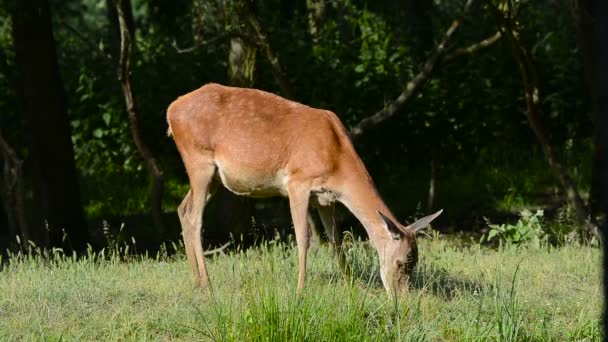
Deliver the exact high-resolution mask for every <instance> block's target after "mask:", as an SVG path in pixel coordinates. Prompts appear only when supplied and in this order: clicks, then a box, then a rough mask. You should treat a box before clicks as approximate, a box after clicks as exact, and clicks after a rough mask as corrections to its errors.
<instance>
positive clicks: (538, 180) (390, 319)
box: [0, 0, 608, 341]
mask: <svg viewBox="0 0 608 342" xmlns="http://www.w3.org/2000/svg"><path fill="white" fill-rule="evenodd" d="M607 37H608V2H606V1H604V0H426V1H421V0H401V1H369V0H328V1H323V0H292V1H285V0H206V1H204V0H173V1H167V0H80V1H76V0H28V1H25V0H0V168H1V169H2V176H1V179H0V288H1V289H2V291H0V340H48V339H51V340H65V339H67V340H72V339H74V340H76V339H78V340H117V341H118V340H120V341H124V340H143V339H145V340H174V339H178V340H192V341H200V340H210V341H321V340H323V341H325V340H327V341H329V340H331V341H364V340H374V341H377V340H390V341H403V340H408V341H409V340H447V341H461V340H484V341H485V340H500V341H529V340H543V341H545V340H547V341H551V340H555V341H563V340H584V341H595V340H601V339H602V338H603V337H604V338H605V335H603V333H602V331H603V330H602V326H604V329H606V327H607V326H608V315H603V316H602V315H601V312H602V309H605V308H606V305H605V298H606V295H605V294H606V292H605V291H606V290H605V286H606V284H607V283H608V281H607V279H608V270H607V269H606V267H608V253H605V252H602V245H603V244H604V243H605V242H604V239H603V237H604V235H605V232H607V231H608V222H607V220H606V217H607V216H606V213H608V176H607V175H608V163H607V161H608V158H606V151H608V97H606V96H604V95H605V94H606V93H607V91H608V65H607V64H606V63H604V62H605V61H606V60H608V42H607V41H606V39H607ZM210 83H216V84H222V85H225V86H231V87H239V88H255V89H260V90H263V91H266V92H269V93H273V94H276V95H279V96H281V97H283V98H285V99H288V100H291V101H296V102H298V103H302V104H304V105H308V106H310V107H313V108H320V109H325V110H329V111H331V112H333V113H335V114H336V116H337V118H339V120H340V121H341V122H342V124H343V126H344V128H345V129H342V130H341V131H339V132H340V133H339V134H341V135H343V138H344V139H346V140H345V141H348V140H349V139H350V141H352V144H353V146H354V148H355V150H356V153H357V154H358V155H359V157H360V158H361V160H362V161H363V164H364V165H365V168H366V169H367V171H368V172H369V175H370V176H371V178H372V179H373V184H375V187H376V188H377V193H378V194H379V195H380V197H381V198H382V199H383V201H384V202H386V206H388V208H390V211H391V212H392V213H393V214H394V219H395V221H399V222H402V223H403V224H411V223H412V222H414V221H415V220H417V219H420V218H421V217H423V216H426V215H429V214H431V213H434V212H437V211H438V210H440V209H443V213H442V214H441V216H439V217H438V218H437V219H436V220H435V221H433V222H432V225H431V226H430V227H429V228H426V229H424V230H420V232H419V233H418V230H417V229H414V230H413V235H408V234H409V233H411V232H412V231H411V230H405V229H409V228H412V227H413V226H415V225H416V224H413V225H411V226H408V227H406V226H403V227H402V228H399V227H398V226H396V225H395V224H394V222H393V224H392V225H391V224H390V221H391V220H392V219H391V218H390V217H388V218H385V216H384V214H383V213H382V212H380V211H377V212H378V213H380V218H382V222H384V226H382V227H381V229H382V232H383V233H384V236H386V241H389V242H390V243H392V245H390V246H396V245H397V244H400V243H401V242H395V241H396V240H399V241H405V240H407V239H410V240H407V241H409V242H407V243H406V244H402V245H399V246H406V247H407V258H406V259H404V260H401V259H399V258H394V259H388V258H386V257H383V255H382V254H381V253H380V251H381V249H380V248H378V246H377V239H376V240H374V237H373V236H372V235H373V234H371V233H370V229H369V227H368V226H369V225H370V222H369V221H367V222H359V220H357V218H355V216H353V215H351V213H349V210H347V208H344V207H337V208H336V210H335V212H334V211H333V209H332V212H331V220H328V218H327V216H324V214H323V213H322V211H321V210H319V213H318V214H317V213H316V212H314V211H311V212H310V213H309V216H308V217H307V219H308V220H306V219H305V218H306V216H305V215H300V216H299V219H298V220H296V219H295V217H294V220H293V221H298V222H299V227H300V228H301V227H307V225H311V228H312V227H319V226H320V225H322V224H323V225H325V223H327V222H326V221H333V222H334V223H335V224H337V226H338V227H339V231H338V233H335V232H334V233H330V231H329V230H327V226H326V231H327V234H326V235H329V236H324V235H323V234H322V233H315V232H317V231H319V230H317V229H310V231H311V232H312V233H313V234H312V240H313V242H312V243H311V245H310V248H309V249H310V253H309V259H308V260H309V264H308V266H306V259H305V257H304V262H302V260H303V259H302V250H304V251H307V249H308V242H307V241H308V240H306V247H305V248H304V249H301V248H300V247H302V237H301V236H302V235H301V234H302V233H301V232H302V231H303V230H302V229H300V230H299V232H300V233H298V224H296V223H295V222H292V216H291V215H290V209H291V210H292V211H293V206H292V205H291V204H292V202H289V201H288V200H287V199H286V198H264V199H252V198H248V197H244V196H236V195H235V194H233V193H232V192H231V191H229V190H227V189H225V188H221V187H220V188H219V189H218V191H217V192H216V193H215V195H214V196H213V198H212V199H211V200H210V202H209V205H208V206H207V207H206V208H205V210H204V215H203V218H202V220H203V222H204V223H203V234H202V244H203V245H204V249H205V253H204V254H203V253H202V251H199V249H197V248H198V247H197V244H198V243H199V242H200V241H196V240H197V239H198V236H196V237H192V236H193V235H192V234H189V233H188V232H189V231H191V230H188V229H186V228H185V227H184V230H183V234H182V225H181V223H184V222H186V221H184V219H183V217H182V216H183V215H184V214H183V212H184V211H187V210H190V209H189V208H188V207H189V206H190V203H191V202H188V198H191V197H193V196H194V195H192V196H191V193H190V192H189V189H190V183H189V178H188V175H187V173H186V168H185V165H184V162H183V161H182V159H181V157H180V152H178V149H177V148H176V143H178V138H177V137H176V135H175V134H173V136H171V134H168V133H171V129H170V128H169V127H168V124H167V112H168V107H169V105H170V104H171V103H173V102H174V101H175V100H176V99H177V98H178V97H180V96H182V95H184V94H187V93H190V92H192V91H194V90H197V89H199V88H201V87H202V86H204V85H206V84H210ZM238 91H243V90H238ZM241 94H245V93H244V92H241ZM196 105H198V106H201V108H202V106H204V105H207V104H196ZM299 108H303V107H299ZM306 108H307V107H306ZM260 113H264V112H263V110H261V111H260ZM220 114H223V113H220ZM265 114H268V113H265ZM271 115H274V116H275V117H276V116H277V115H279V114H277V113H271ZM332 117H333V116H332ZM220 121H221V120H220ZM193 125H194V124H193ZM237 125H239V126H245V124H243V123H240V122H238V123H237ZM292 126H294V125H293V124H292ZM193 127H194V126H193ZM282 127H284V126H282ZM315 127H317V126H315ZM319 127H321V126H319ZM340 127H341V126H340ZM273 128H274V126H273ZM168 129H169V130H168ZM275 131H276V130H275ZM286 131H288V132H282V134H283V135H279V134H278V133H276V132H272V130H269V132H267V134H268V136H269V137H274V138H276V137H278V136H281V137H288V138H291V137H292V136H293V137H297V136H299V135H301V134H303V132H304V130H302V129H300V127H297V129H294V130H293V132H291V130H286ZM334 132H335V131H334ZM273 134H274V135H273ZM319 134H320V133H319ZM168 135H169V136H168ZM312 135H314V134H312ZM312 135H311V136H312ZM237 140H238V139H237ZM192 141H195V140H190V141H189V142H192ZM197 141H198V140H197ZM257 141H260V140H257ZM294 141H295V140H294ZM309 141H310V140H309ZM279 143H281V144H283V143H285V142H284V141H281V142H279ZM285 144H287V143H285ZM316 146H319V145H316ZM298 147H299V148H301V149H306V148H309V149H313V147H312V145H311V146H298ZM245 150H247V148H246V147H245ZM276 150H277V149H276V147H275V146H270V145H269V146H267V151H266V150H265V151H264V153H265V154H266V155H272V154H273V152H274V151H276ZM180 151H182V150H181V148H180ZM349 151H352V149H351V150H349ZM245 153H252V154H253V152H251V148H249V151H245ZM357 165H359V164H357ZM264 168H266V166H264ZM220 177H223V176H222V175H220ZM366 179H367V178H366ZM361 183H362V182H361ZM361 183H358V182H351V183H349V184H351V186H352V185H354V186H355V187H357V186H359V185H360V184H361ZM366 184H367V183H366ZM370 184H371V183H370ZM371 188H372V190H369V189H368V190H369V191H367V193H366V194H367V195H371V196H376V197H378V196H377V194H376V192H375V191H374V190H373V186H372V187H371ZM353 191H354V190H353ZM187 194H188V195H187ZM185 196H186V199H187V200H186V201H184V202H182V200H183V199H184V198H185ZM290 200H291V198H290ZM311 202H312V200H311ZM380 202H382V200H380ZM180 203H186V204H185V205H181V206H180ZM306 203H307V202H306ZM317 204H318V203H317ZM204 206H205V205H204V204H203V207H204ZM386 206H383V208H386ZM304 208H307V207H306V206H304ZM349 208H350V207H349ZM178 212H179V214H178ZM194 212H195V213H196V211H194ZM326 213H327V212H326ZM373 213H374V214H376V211H375V210H374V211H373ZM387 213H388V211H387ZM389 214H390V213H389ZM355 215H356V214H355ZM178 216H179V218H178ZM389 216H390V215H389ZM200 219H201V217H200V215H199V216H198V218H193V220H194V222H199V221H200ZM377 219H378V218H376V220H377ZM180 220H181V221H180ZM334 220H335V221H334ZM424 220H425V219H424V218H423V219H422V220H421V221H424ZM363 221H365V220H363ZM306 222H308V223H306ZM416 222H419V221H416ZM366 224H367V225H366ZM426 224H428V222H426V223H425V225H426ZM186 225H189V226H191V227H190V228H192V226H195V223H188V222H186ZM378 226H381V224H378ZM414 228H416V227H414ZM386 229H387V230H388V231H389V232H390V234H387V233H386ZM399 229H401V232H399ZM294 230H295V231H296V234H294ZM305 231H306V232H308V231H309V230H308V229H306V230H305ZM298 234H300V236H298ZM307 234H308V233H306V234H304V235H306V237H308V235H307ZM332 234H333V236H331V235H332ZM336 234H337V235H336ZM294 235H295V238H294ZM389 235H390V236H389ZM187 236H189V237H190V240H189V238H187ZM336 236H338V237H339V238H336ZM368 236H369V240H370V241H368ZM294 239H295V240H294ZM336 239H338V240H339V241H340V243H341V244H342V245H340V243H338V242H336V241H338V240H336ZM404 239H405V240H404ZM416 239H417V240H416ZM394 240H395V241H394ZM383 241H384V240H383ZM412 241H414V242H412ZM415 241H418V242H417V245H416V243H415ZM389 242H387V246H389ZM193 245H194V246H195V247H192V246H193ZM199 245H200V244H199ZM199 252H200V253H199ZM336 252H337V253H336ZM404 253H405V252H404ZM193 255H194V256H195V257H196V258H195V259H196V260H194V263H193ZM304 255H306V253H304ZM336 256H337V257H336ZM410 256H412V258H410ZM602 256H603V258H604V259H603V261H604V267H605V268H604V272H603V273H602V272H601V267H600V265H601V263H602ZM335 259H339V260H338V261H339V262H336V260H335ZM186 260H188V261H189V262H190V271H191V273H189V272H188V267H187V262H186ZM200 260H207V262H206V264H207V265H208V269H209V274H210V276H209V279H210V284H213V286H210V285H209V283H207V284H206V285H209V286H207V287H205V286H204V285H205V284H204V283H203V284H202V285H203V286H201V288H196V286H197V285H201V283H198V281H199V278H197V277H198V276H199V275H200V278H201V279H203V278H204V277H203V273H204V275H205V276H206V273H207V270H206V269H205V267H206V266H204V265H205V262H203V263H200ZM387 260H388V261H387ZM412 260H413V263H411V261H412ZM378 261H380V262H378ZM391 262H394V263H395V264H396V265H398V267H402V266H401V265H400V264H399V263H400V262H403V263H404V264H405V263H407V267H410V266H411V269H409V268H408V270H407V272H408V273H407V278H403V279H405V282H406V283H407V284H406V285H407V286H406V287H405V288H404V294H403V295H402V296H401V297H398V296H392V295H393V294H394V293H392V292H391V289H390V286H387V284H390V280H389V282H387V281H386V279H385V278H386V275H387V274H388V273H387V271H386V267H388V266H386V265H389V266H390V265H392V264H391ZM416 262H417V264H416ZM197 263H198V264H197ZM338 264H339V266H340V267H338ZM379 264H380V265H379ZM197 265H198V266H197ZM201 265H202V266H201ZM302 265H303V266H302ZM197 267H198V268H197ZM201 267H202V271H201ZM298 267H300V268H299V269H298ZM307 267H308V269H309V272H308V277H309V278H308V280H307V282H306V285H305V286H304V285H303V284H304V282H303V279H304V277H303V276H302V275H303V274H304V273H305V272H306V268H307ZM399 269H401V268H399ZM302 270H304V273H297V271H299V272H302ZM192 272H193V273H192ZM296 274H298V277H296ZM395 274H396V273H395ZM403 274H405V273H403ZM191 275H194V284H193V283H192V281H190V280H191V279H190V278H191ZM396 277H399V275H398V274H396ZM602 277H603V278H602ZM395 279H397V278H395ZM399 279H400V281H401V280H403V279H401V278H399ZM602 279H603V281H602ZM203 280H208V279H206V278H205V279H203ZM296 283H297V285H296ZM193 285H194V286H193ZM383 285H384V287H385V288H386V290H387V292H386V293H385V292H384V291H385V288H383ZM296 286H297V290H296ZM387 293H388V294H389V296H388V297H387V296H386V294H387ZM601 298H603V299H604V300H603V301H602V300H601ZM602 306H603V307H602ZM604 331H605V330H604Z"/></svg>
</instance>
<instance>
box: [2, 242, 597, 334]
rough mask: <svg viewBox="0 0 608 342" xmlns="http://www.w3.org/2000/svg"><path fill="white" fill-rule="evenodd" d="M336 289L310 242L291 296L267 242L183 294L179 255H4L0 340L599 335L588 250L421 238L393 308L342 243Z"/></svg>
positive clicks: (592, 251)
mask: <svg viewBox="0 0 608 342" xmlns="http://www.w3.org/2000/svg"><path fill="white" fill-rule="evenodd" d="M347 250H348V259H349V262H350V263H351V265H352V266H353V267H352V268H353V271H354V277H353V279H352V280H350V281H349V280H346V279H345V278H344V277H343V276H342V275H341V273H340V270H339V267H338V262H337V260H335V259H334V257H333V255H332V252H331V251H330V250H328V249H327V248H326V247H322V246H321V247H313V248H311V250H310V258H309V260H310V262H309V269H308V279H307V284H306V288H305V290H304V292H303V294H302V295H300V296H298V295H297V294H296V293H295V288H296V283H297V279H296V278H297V277H296V273H297V257H296V254H297V252H296V249H295V248H294V247H293V246H292V244H286V243H280V242H271V243H267V244H264V245H262V246H260V247H259V248H254V249H248V250H245V251H238V252H234V253H232V254H229V255H219V256H216V257H211V258H209V259H208V261H209V271H210V276H211V280H212V289H207V290H200V289H193V288H192V286H191V280H190V275H189V274H188V268H187V265H186V262H185V260H184V257H183V255H181V254H178V255H177V256H171V257H169V256H166V255H165V256H161V257H159V258H157V259H151V258H146V257H125V255H124V254H121V253H119V252H116V251H114V252H110V253H108V252H106V253H105V254H104V255H99V254H97V255H96V254H93V253H89V255H88V256H87V257H81V258H74V257H70V256H65V255H63V254H62V253H61V252H59V251H56V252H55V254H54V255H52V256H50V255H38V256H36V255H34V256H14V257H12V258H10V259H8V260H5V261H4V268H3V270H2V271H1V272H0V289H1V290H0V340H62V339H63V340H100V339H102V340H148V339H151V340H173V339H179V340H194V341H200V340H209V341H365V340H372V341H395V340H403V341H417V340H453V341H460V340H501V341H503V340H504V341H522V340H555V341H562V340H599V339H600V332H599V315H600V305H601V300H600V298H601V296H600V286H599V254H600V253H599V250H598V249H597V248H595V247H589V246H585V245H568V246H563V247H560V248H551V247H542V248H532V247H525V246H524V247H515V246H501V247H500V248H499V249H487V248H484V247H481V246H479V245H478V244H468V243H462V242H457V241H449V240H446V239H443V238H439V237H429V238H424V239H421V241H420V250H421V260H420V264H419V267H418V270H417V274H416V275H415V277H414V279H413V282H412V286H413V288H412V289H411V291H410V292H409V294H408V295H406V296H404V297H403V298H401V299H400V300H399V301H398V302H393V301H390V300H388V299H387V296H386V293H385V291H384V289H383V288H382V286H381V283H380V281H379V279H378V265H377V260H376V253H375V251H374V250H373V249H372V248H371V247H370V245H369V244H368V243H366V242H360V241H355V242H349V243H348V244H347Z"/></svg>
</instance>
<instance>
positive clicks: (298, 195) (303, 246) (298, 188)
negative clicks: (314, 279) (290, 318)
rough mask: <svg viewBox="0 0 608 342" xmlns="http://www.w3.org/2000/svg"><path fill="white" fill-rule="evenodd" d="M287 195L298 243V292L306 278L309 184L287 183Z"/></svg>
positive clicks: (308, 240) (308, 232) (308, 236)
mask: <svg viewBox="0 0 608 342" xmlns="http://www.w3.org/2000/svg"><path fill="white" fill-rule="evenodd" d="M287 192H288V195H289V209H290V210H291V219H292V220H293V228H294V230H295V233H296V243H297V245H298V293H301V292H302V289H303V288H304V282H305V280H306V254H307V253H308V245H309V243H310V231H309V227H308V200H309V197H310V186H308V185H306V184H293V183H292V184H289V186H288V189H287Z"/></svg>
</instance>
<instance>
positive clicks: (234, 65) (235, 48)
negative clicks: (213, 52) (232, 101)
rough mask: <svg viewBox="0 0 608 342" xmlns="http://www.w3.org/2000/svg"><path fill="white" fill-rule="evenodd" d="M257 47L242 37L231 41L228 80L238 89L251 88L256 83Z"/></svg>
mask: <svg viewBox="0 0 608 342" xmlns="http://www.w3.org/2000/svg"><path fill="white" fill-rule="evenodd" d="M256 57H257V47H256V46H253V45H252V44H249V43H248V42H246V41H244V40H243V39H242V38H240V37H233V38H231V39H230V51H229V52H228V78H229V79H230V84H231V85H233V86H236V87H244V88H251V87H253V85H254V83H255V73H256V68H255V65H256V59H257V58H256Z"/></svg>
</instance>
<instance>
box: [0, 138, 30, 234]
mask: <svg viewBox="0 0 608 342" xmlns="http://www.w3.org/2000/svg"><path fill="white" fill-rule="evenodd" d="M0 153H1V154H2V159H3V161H4V170H3V175H4V177H3V183H4V186H3V188H4V193H5V194H6V198H5V199H4V212H5V214H6V219H7V224H8V233H9V237H10V239H11V240H13V239H15V236H17V235H20V236H21V237H22V239H21V240H22V241H28V240H32V235H31V233H30V230H29V227H28V224H27V220H26V219H25V208H24V200H23V195H24V192H23V172H22V165H23V161H22V160H21V159H19V157H17V153H15V150H14V149H13V148H12V147H11V146H10V145H9V144H8V143H7V142H6V141H5V140H4V137H3V136H2V132H1V131H0Z"/></svg>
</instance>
